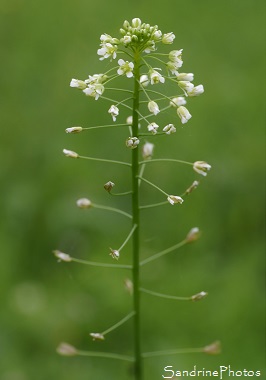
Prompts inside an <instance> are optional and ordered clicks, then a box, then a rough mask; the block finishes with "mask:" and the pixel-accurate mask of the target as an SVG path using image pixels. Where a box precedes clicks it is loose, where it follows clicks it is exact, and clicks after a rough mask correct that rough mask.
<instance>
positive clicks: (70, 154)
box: [63, 149, 79, 158]
mask: <svg viewBox="0 0 266 380" xmlns="http://www.w3.org/2000/svg"><path fill="white" fill-rule="evenodd" d="M63 153H64V155H65V156H67V157H71V158H78V156H79V155H78V153H76V152H73V150H68V149H63Z"/></svg>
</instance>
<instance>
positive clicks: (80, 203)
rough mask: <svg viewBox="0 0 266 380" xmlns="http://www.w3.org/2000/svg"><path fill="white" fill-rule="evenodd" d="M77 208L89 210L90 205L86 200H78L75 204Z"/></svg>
mask: <svg viewBox="0 0 266 380" xmlns="http://www.w3.org/2000/svg"><path fill="white" fill-rule="evenodd" d="M76 204H77V206H78V207H79V208H90V207H92V203H91V201H90V200H89V199H88V198H80V199H78V200H77V202H76Z"/></svg>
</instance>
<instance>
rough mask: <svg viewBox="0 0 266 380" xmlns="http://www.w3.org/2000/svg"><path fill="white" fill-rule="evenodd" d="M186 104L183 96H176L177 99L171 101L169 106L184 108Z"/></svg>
mask: <svg viewBox="0 0 266 380" xmlns="http://www.w3.org/2000/svg"><path fill="white" fill-rule="evenodd" d="M186 103H187V101H186V99H185V98H184V97H183V96H178V97H177V98H173V99H171V101H170V106H172V107H180V106H184V105H185V104H186Z"/></svg>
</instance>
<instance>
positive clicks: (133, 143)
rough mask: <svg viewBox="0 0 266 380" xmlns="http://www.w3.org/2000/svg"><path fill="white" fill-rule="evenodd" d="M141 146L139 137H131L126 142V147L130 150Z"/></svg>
mask: <svg viewBox="0 0 266 380" xmlns="http://www.w3.org/2000/svg"><path fill="white" fill-rule="evenodd" d="M138 145H139V139H138V138H137V137H129V138H128V139H127V140H126V146H127V147H128V148H130V149H135V148H137V146H138Z"/></svg>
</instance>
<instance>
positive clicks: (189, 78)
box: [176, 73, 194, 82]
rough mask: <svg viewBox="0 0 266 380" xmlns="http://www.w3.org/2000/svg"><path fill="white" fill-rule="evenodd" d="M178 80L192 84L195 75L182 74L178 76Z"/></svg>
mask: <svg viewBox="0 0 266 380" xmlns="http://www.w3.org/2000/svg"><path fill="white" fill-rule="evenodd" d="M176 79H177V80H178V81H188V82H192V81H193V79H194V74H192V73H180V74H177V76H176Z"/></svg>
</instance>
